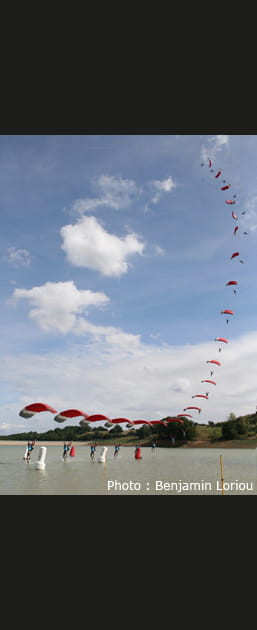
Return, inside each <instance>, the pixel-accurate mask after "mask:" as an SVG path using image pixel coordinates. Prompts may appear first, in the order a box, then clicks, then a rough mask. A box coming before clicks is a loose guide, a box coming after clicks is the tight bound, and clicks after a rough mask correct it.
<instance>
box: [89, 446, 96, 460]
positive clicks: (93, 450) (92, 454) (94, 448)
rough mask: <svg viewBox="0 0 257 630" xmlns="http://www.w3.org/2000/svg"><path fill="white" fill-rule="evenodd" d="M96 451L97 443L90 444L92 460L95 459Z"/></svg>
mask: <svg viewBox="0 0 257 630" xmlns="http://www.w3.org/2000/svg"><path fill="white" fill-rule="evenodd" d="M95 451H96V445H95V444H92V445H91V446H90V457H91V459H92V461H93V459H94V456H95Z"/></svg>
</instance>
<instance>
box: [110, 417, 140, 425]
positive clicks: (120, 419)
mask: <svg viewBox="0 0 257 630" xmlns="http://www.w3.org/2000/svg"><path fill="white" fill-rule="evenodd" d="M110 422H111V423H112V424H119V423H122V422H128V424H134V422H133V421H132V420H128V418H113V419H112V420H110Z"/></svg>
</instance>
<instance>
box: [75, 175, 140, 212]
mask: <svg viewBox="0 0 257 630" xmlns="http://www.w3.org/2000/svg"><path fill="white" fill-rule="evenodd" d="M92 183H93V187H94V189H95V190H96V193H97V196H96V197H86V198H84V199H83V198H82V199H76V200H75V201H74V202H73V204H72V208H71V209H72V210H73V211H74V212H76V213H78V214H83V213H84V212H88V211H90V210H94V209H96V208H98V207H99V206H108V207H109V208H113V209H114V210H120V209H123V208H128V207H129V206H130V205H131V203H132V201H133V200H134V199H135V198H136V197H138V196H139V195H140V192H141V189H140V188H139V187H138V186H137V184H136V183H135V182H134V181H133V180H131V179H124V178H122V177H114V176H112V175H100V176H99V177H97V178H95V179H94V180H93V182H92Z"/></svg>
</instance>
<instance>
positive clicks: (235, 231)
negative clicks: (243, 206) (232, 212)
mask: <svg viewBox="0 0 257 630" xmlns="http://www.w3.org/2000/svg"><path fill="white" fill-rule="evenodd" d="M237 230H238V225H236V227H235V228H234V234H236V233H237Z"/></svg>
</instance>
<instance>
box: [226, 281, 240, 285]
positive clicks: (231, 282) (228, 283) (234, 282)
mask: <svg viewBox="0 0 257 630" xmlns="http://www.w3.org/2000/svg"><path fill="white" fill-rule="evenodd" d="M230 284H238V282H237V281H236V280H229V282H227V283H226V287H228V286H229V285H230Z"/></svg>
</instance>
